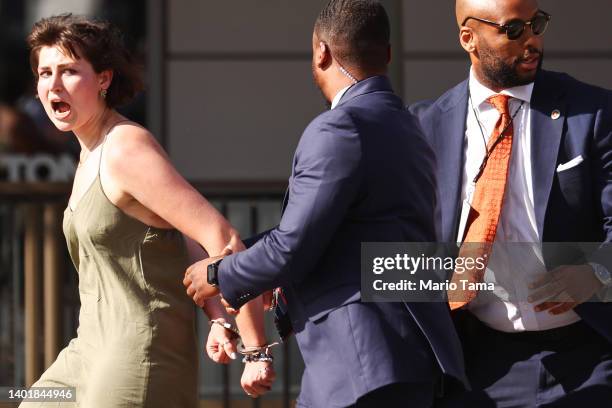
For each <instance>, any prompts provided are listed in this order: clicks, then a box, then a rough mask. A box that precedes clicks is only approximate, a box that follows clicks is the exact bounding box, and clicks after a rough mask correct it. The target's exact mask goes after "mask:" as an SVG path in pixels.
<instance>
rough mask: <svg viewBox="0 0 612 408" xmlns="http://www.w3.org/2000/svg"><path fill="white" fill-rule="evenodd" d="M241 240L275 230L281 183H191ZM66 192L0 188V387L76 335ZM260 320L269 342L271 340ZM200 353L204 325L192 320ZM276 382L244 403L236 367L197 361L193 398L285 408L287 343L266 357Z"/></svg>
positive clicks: (21, 380)
mask: <svg viewBox="0 0 612 408" xmlns="http://www.w3.org/2000/svg"><path fill="white" fill-rule="evenodd" d="M195 185H196V188H198V190H199V191H200V192H201V193H202V194H203V195H204V196H205V197H207V198H208V199H209V200H210V201H211V202H212V203H213V204H214V205H215V206H216V207H217V208H218V209H219V210H220V211H221V212H222V213H223V214H224V215H225V216H226V218H228V220H229V221H230V222H231V223H232V224H233V225H234V226H235V227H236V228H237V229H238V230H239V231H240V234H241V236H242V237H248V236H251V235H253V234H255V233H257V232H259V231H263V230H265V229H268V228H271V227H273V226H275V225H276V224H277V223H278V221H279V219H280V208H281V202H282V198H283V194H284V186H283V185H282V184H281V183H257V184H253V183H250V184H242V183H196V184H195ZM69 187H70V186H69V185H67V184H63V183H40V184H37V183H25V184H19V183H17V184H14V183H11V184H9V183H0V233H1V235H0V387H2V386H4V387H21V386H29V385H31V384H32V383H33V382H34V381H35V380H36V379H37V378H38V377H39V376H40V374H41V373H42V372H43V371H44V370H45V369H46V368H47V367H48V366H49V365H50V364H51V363H52V362H53V361H54V360H55V358H56V356H57V354H58V353H59V351H60V350H61V349H62V348H63V347H65V346H66V345H67V344H68V342H69V340H70V339H71V338H73V337H74V336H75V335H76V329H77V326H78V309H79V306H80V304H79V298H78V278H77V274H76V272H75V271H74V267H73V266H72V262H71V261H70V259H69V256H68V252H67V249H66V244H65V240H64V237H63V235H62V232H61V221H62V213H63V210H64V209H65V207H66V203H67V197H68V193H69ZM273 327H274V326H273V324H272V321H271V316H266V331H267V332H268V337H269V338H276V337H275V336H276V333H275V331H274V329H273ZM197 330H198V336H199V342H200V347H201V349H202V350H203V348H204V344H205V341H206V337H207V335H208V330H209V329H208V323H207V319H206V317H205V316H204V315H203V313H198V319H197ZM274 354H275V359H276V360H275V368H276V371H277V381H276V383H275V385H274V387H273V389H272V391H271V392H270V393H269V394H267V395H266V396H265V397H263V398H261V399H258V400H252V401H251V400H250V398H248V397H247V396H246V395H245V394H244V392H243V391H242V388H241V387H240V376H241V374H242V364H241V363H240V362H238V361H236V362H233V363H232V364H230V365H227V366H221V365H217V364H214V363H213V362H211V361H210V360H208V358H207V357H206V358H205V356H204V353H203V351H202V353H201V355H200V373H199V390H200V399H201V400H202V406H206V407H223V408H229V407H249V406H252V407H283V408H285V407H289V406H290V405H291V404H292V401H293V400H294V399H295V396H296V395H297V392H298V391H299V380H300V378H301V372H302V370H303V363H302V360H301V357H300V355H299V351H298V349H297V346H296V345H295V344H294V340H292V341H290V342H288V343H286V344H284V345H283V346H282V347H280V348H277V349H276V350H274ZM0 406H1V405H0Z"/></svg>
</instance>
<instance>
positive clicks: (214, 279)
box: [206, 262, 219, 286]
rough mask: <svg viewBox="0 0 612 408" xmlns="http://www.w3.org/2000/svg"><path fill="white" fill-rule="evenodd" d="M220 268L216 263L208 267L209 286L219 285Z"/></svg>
mask: <svg viewBox="0 0 612 408" xmlns="http://www.w3.org/2000/svg"><path fill="white" fill-rule="evenodd" d="M218 266H219V263H218V262H215V263H212V264H210V265H208V268H207V269H206V272H207V274H206V275H207V276H206V278H207V281H208V284H209V285H212V286H217V285H218V284H219V278H218V274H217V272H218V270H219V269H218Z"/></svg>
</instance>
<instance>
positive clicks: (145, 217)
mask: <svg viewBox="0 0 612 408" xmlns="http://www.w3.org/2000/svg"><path fill="white" fill-rule="evenodd" d="M28 42H29V45H30V48H31V55H30V61H31V65H32V69H33V72H34V75H35V78H36V81H37V91H38V97H39V98H40V101H41V103H42V104H43V106H44V108H45V110H46V112H47V115H48V116H49V118H50V119H51V121H52V122H53V124H54V125H55V126H56V127H57V128H58V129H59V130H61V131H65V132H68V131H72V132H73V133H74V135H75V136H76V137H77V139H78V141H79V143H80V145H81V154H80V161H79V165H78V168H77V171H76V174H75V180H74V184H73V188H72V194H71V196H70V199H69V203H68V207H67V208H66V211H65V213H64V233H65V236H66V240H67V243H68V248H69V252H70V256H71V258H72V260H73V262H74V265H75V267H76V269H77V270H78V273H79V295H80V300H81V309H80V312H79V328H78V330H77V337H76V338H74V339H73V340H72V341H71V342H70V344H69V345H68V346H67V347H66V348H65V349H64V350H63V351H62V352H61V353H60V354H59V356H58V358H57V360H56V361H55V362H54V363H53V364H52V365H51V367H49V369H48V370H47V371H46V372H45V373H44V374H43V375H42V377H41V378H40V380H39V381H38V382H36V383H35V384H34V386H35V387H75V388H76V403H60V404H57V403H53V404H50V403H43V404H42V405H43V406H54V407H55V406H62V407H63V406H66V407H68V406H80V407H87V408H89V407H92V408H97V407H104V408H117V407H164V408H165V407H190V408H191V407H195V406H197V397H198V393H197V361H198V356H197V345H196V336H195V330H194V304H193V302H192V300H191V299H190V298H189V297H187V296H186V294H185V291H184V288H183V285H182V279H183V274H184V272H185V270H186V268H187V266H188V265H189V258H188V250H187V246H188V245H186V242H185V238H184V235H185V236H187V237H190V238H191V239H192V240H193V242H195V243H197V244H199V246H201V247H203V248H204V249H205V250H206V251H207V252H208V253H209V254H211V255H216V254H224V253H229V252H231V251H236V250H241V249H242V242H241V241H240V238H239V236H238V234H237V233H236V231H235V230H234V229H233V228H232V227H231V225H229V223H228V222H227V221H226V220H225V219H224V218H223V217H222V216H221V214H219V213H218V212H217V211H216V210H215V208H214V207H213V206H212V205H210V203H209V202H208V201H206V200H205V199H204V198H203V197H202V196H201V195H200V194H198V193H197V192H196V191H195V190H194V189H193V188H192V187H191V186H190V185H189V184H188V183H187V182H186V181H185V180H184V179H183V178H182V177H181V176H180V175H179V174H178V172H177V171H176V170H175V169H174V168H173V166H172V165H171V163H170V161H169V160H168V158H167V156H166V155H165V153H164V151H163V150H162V148H161V147H160V146H159V145H158V143H157V142H156V141H155V139H154V137H153V136H152V135H151V134H150V133H149V132H148V131H147V130H146V129H144V128H143V127H141V126H139V125H138V124H136V123H134V122H131V121H129V120H128V119H126V118H125V117H123V116H122V115H120V114H119V113H118V112H117V111H115V110H114V108H115V107H116V106H117V105H119V104H122V103H124V102H126V101H128V100H130V99H131V98H132V97H133V96H134V94H135V93H136V92H137V91H139V89H140V84H141V80H140V77H139V73H138V70H137V69H136V66H135V65H134V64H133V63H132V62H131V61H130V57H129V54H128V53H127V52H126V51H125V48H124V46H123V44H122V43H121V39H120V35H119V33H118V32H117V31H115V30H114V29H113V28H112V27H111V26H109V24H107V23H105V22H97V21H93V20H88V19H85V18H82V17H75V16H71V15H62V16H55V17H51V18H47V19H43V20H41V21H39V22H37V23H36V24H35V25H34V28H33V30H32V32H31V33H30V36H29V38H28ZM179 231H180V232H179ZM183 234H184V235H183ZM190 246H191V247H192V248H197V247H199V246H198V245H190ZM202 252H203V251H202ZM247 308H252V310H253V312H250V311H249V310H250V309H249V310H247V313H244V314H243V313H241V315H243V317H241V318H242V319H250V320H249V321H248V322H247V325H246V326H245V327H250V328H252V330H251V331H250V332H245V333H242V335H243V339H244V340H245V342H252V343H264V344H265V338H263V334H262V333H263V323H262V321H261V317H260V316H261V308H262V306H261V303H259V304H258V303H257V302H254V303H252V304H250V305H248V306H247ZM205 312H206V313H207V315H208V317H209V318H210V319H224V318H225V317H226V315H225V312H224V309H223V308H222V307H221V305H220V303H219V302H218V300H215V301H213V302H211V303H209V304H208V305H207V307H206V308H205ZM233 347H234V345H233V344H232V343H231V342H230V333H229V332H228V331H227V330H226V329H224V328H223V327H222V326H221V325H213V326H212V329H211V333H210V335H209V340H208V345H207V350H208V351H209V355H210V356H211V357H212V358H213V359H215V360H216V361H218V362H226V361H227V360H228V354H230V355H231V354H233V353H232V351H233ZM232 357H235V356H232ZM266 366H267V364H266V363H261V362H259V363H250V364H247V366H246V368H245V374H244V375H245V376H247V377H248V378H249V380H250V383H251V385H255V386H257V387H262V386H263V387H268V386H269V385H270V383H271V381H272V380H273V375H274V374H273V370H271V369H264V367H266ZM247 382H248V381H247ZM47 404H48V405H47ZM23 405H24V406H32V405H33V403H24V404H23Z"/></svg>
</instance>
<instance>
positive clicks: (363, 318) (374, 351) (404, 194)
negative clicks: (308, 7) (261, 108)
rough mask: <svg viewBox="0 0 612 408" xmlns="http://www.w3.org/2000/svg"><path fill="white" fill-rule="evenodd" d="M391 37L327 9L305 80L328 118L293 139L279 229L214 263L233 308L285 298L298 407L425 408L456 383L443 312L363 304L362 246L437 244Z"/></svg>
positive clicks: (425, 158)
mask: <svg viewBox="0 0 612 408" xmlns="http://www.w3.org/2000/svg"><path fill="white" fill-rule="evenodd" d="M389 32H390V28H389V21H388V17H387V14H386V12H385V10H384V8H383V7H382V6H381V5H380V4H379V3H378V2H376V1H369V0H332V1H330V2H329V4H328V5H327V6H326V7H325V8H324V9H323V10H322V12H321V13H320V15H319V17H318V19H317V21H316V25H315V29H314V35H313V63H312V69H313V74H314V78H315V82H316V84H317V85H318V87H319V88H320V90H321V92H322V93H323V95H324V97H325V99H326V100H327V101H328V102H330V103H331V110H329V111H326V112H324V113H322V114H321V115H319V116H318V117H317V118H315V119H314V120H313V121H312V122H311V123H310V125H308V127H307V128H306V130H305V131H304V133H303V135H302V137H301V139H300V142H299V145H298V147H297V150H296V152H295V157H294V160H293V171H292V174H291V178H290V179H289V189H288V193H287V196H286V199H285V203H284V207H283V215H282V219H281V221H280V224H279V225H278V227H276V228H274V229H273V230H271V231H269V232H267V233H265V234H263V236H262V237H261V239H259V241H257V242H256V243H255V244H254V245H252V246H251V247H250V248H249V249H247V250H246V251H244V252H240V253H237V254H233V255H230V256H227V257H225V258H224V259H222V260H221V261H220V263H214V264H212V265H213V267H214V270H216V271H217V272H216V273H217V275H218V276H217V277H215V276H212V278H211V279H213V280H215V279H216V280H218V283H217V282H213V283H217V284H218V288H219V289H220V291H221V294H222V296H223V297H224V299H225V300H226V301H227V302H228V303H229V304H230V305H231V306H232V307H233V308H235V309H238V308H239V307H241V306H242V305H244V304H245V302H248V301H249V300H251V299H253V298H255V297H256V296H258V295H260V294H262V293H264V292H266V291H269V290H271V289H273V288H276V287H282V288H283V293H284V296H285V298H286V301H287V307H288V310H289V317H290V321H291V325H292V327H293V330H294V331H295V333H296V336H297V341H298V344H299V347H300V351H301V353H302V356H303V358H304V362H305V366H306V368H305V372H304V375H303V378H302V387H301V393H300V396H299V399H298V406H299V407H314V408H325V407H349V406H351V407H371V406H372V407H373V406H380V403H381V402H384V403H385V404H386V405H385V406H389V407H400V406H410V407H430V406H432V404H433V402H434V398H435V393H436V385H437V383H438V382H439V380H440V378H441V376H442V375H443V374H446V375H447V376H448V377H449V378H454V379H456V380H457V381H458V382H461V381H464V373H463V367H462V356H461V345H460V343H459V340H458V337H457V335H456V333H455V331H454V327H453V324H452V320H451V318H450V314H449V312H448V307H447V305H446V304H443V303H437V304H433V303H432V304H426V303H421V304H404V303H366V302H362V301H361V294H360V253H361V243H362V242H402V241H412V242H421V241H435V228H434V208H435V203H436V201H435V196H436V193H435V178H434V172H435V164H434V155H433V152H432V150H431V149H430V148H429V147H428V145H427V142H426V141H425V140H424V139H423V137H422V135H421V133H420V131H419V129H418V125H417V124H416V120H415V119H414V117H413V116H412V115H411V114H410V113H409V112H407V111H406V110H405V108H404V106H403V104H402V101H401V99H400V98H399V97H397V96H396V95H395V94H394V93H393V91H392V89H391V84H390V82H389V79H388V78H387V77H386V72H387V65H388V63H389V58H390V45H389ZM209 264H211V260H208V261H203V262H201V263H200V264H196V265H195V266H193V267H192V268H191V269H190V271H189V276H188V277H187V279H186V285H187V286H188V287H189V288H188V294H189V295H190V296H192V297H194V300H195V301H196V303H198V302H201V300H202V299H203V298H204V297H206V296H211V295H215V294H216V293H218V291H216V290H210V287H208V288H207V287H206V285H205V283H204V280H205V273H206V271H205V270H204V267H205V266H207V265H209ZM214 270H213V272H211V273H212V274H213V275H214V274H215V272H214ZM209 281H210V279H209Z"/></svg>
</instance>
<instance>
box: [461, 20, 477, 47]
mask: <svg viewBox="0 0 612 408" xmlns="http://www.w3.org/2000/svg"><path fill="white" fill-rule="evenodd" d="M459 42H460V43H461V46H462V47H463V49H464V50H466V51H467V52H468V53H470V54H471V53H474V52H476V36H475V33H474V30H472V29H471V28H470V27H466V26H463V27H461V29H460V30H459Z"/></svg>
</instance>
